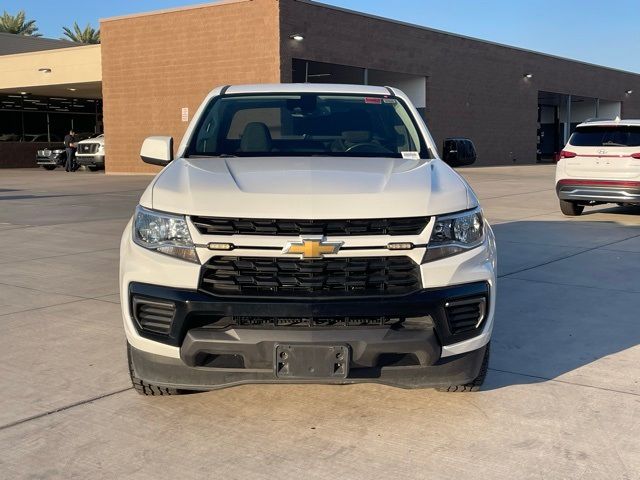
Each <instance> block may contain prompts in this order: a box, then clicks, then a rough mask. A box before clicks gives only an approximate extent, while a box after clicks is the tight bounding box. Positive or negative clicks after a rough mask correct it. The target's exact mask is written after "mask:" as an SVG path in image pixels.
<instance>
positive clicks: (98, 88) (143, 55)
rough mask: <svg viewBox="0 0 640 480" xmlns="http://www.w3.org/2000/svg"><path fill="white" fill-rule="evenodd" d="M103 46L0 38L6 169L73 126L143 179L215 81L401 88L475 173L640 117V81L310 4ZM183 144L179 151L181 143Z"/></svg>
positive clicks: (166, 14)
mask: <svg viewBox="0 0 640 480" xmlns="http://www.w3.org/2000/svg"><path fill="white" fill-rule="evenodd" d="M100 28H101V37H102V44H101V45H86V46H78V45H77V44H73V43H69V42H65V41H61V40H51V39H43V38H32V37H21V36H16V35H9V34H0V167H15V166H35V150H36V149H38V148H42V145H44V144H47V143H48V142H56V141H59V138H60V137H61V136H63V135H64V134H65V133H66V131H67V130H69V129H70V128H74V129H75V130H76V131H77V132H89V131H91V132H104V134H105V152H106V171H107V173H114V174H127V173H149V172H155V171H157V167H153V166H151V165H147V164H144V163H142V162H141V160H140V157H139V150H140V145H141V143H142V140H143V139H144V138H145V137H146V136H149V135H172V136H173V137H174V138H176V139H179V138H180V137H181V136H182V134H183V133H184V131H185V129H186V126H187V123H188V121H189V120H191V115H192V114H193V113H194V112H195V110H196V109H197V107H198V105H199V104H200V102H201V101H202V99H203V98H204V97H205V95H206V94H207V93H208V92H209V91H210V90H211V89H213V88H214V87H215V86H218V85H228V84H246V83H277V82H311V83H355V84H369V85H387V86H395V87H399V88H400V89H402V90H404V91H405V92H406V93H407V94H408V95H409V97H410V98H411V99H412V100H413V102H414V103H415V104H416V106H417V107H418V109H419V111H420V113H421V114H422V115H423V116H424V119H425V120H426V122H427V124H428V125H429V128H430V129H431V132H432V133H433V135H434V137H435V139H436V141H437V142H438V144H439V145H441V144H442V141H443V140H444V139H445V138H447V137H468V138H471V139H472V140H473V142H474V143H475V145H476V148H477V150H478V161H477V165H510V164H514V163H516V164H527V163H536V162H540V161H543V162H544V161H552V160H553V158H554V156H555V155H556V154H557V153H558V152H559V150H560V149H561V148H562V146H563V145H564V143H565V142H566V140H567V138H568V136H569V135H570V133H571V131H572V130H573V129H574V128H575V126H576V125H577V124H578V123H580V122H581V121H584V120H586V119H587V118H592V117H603V118H613V117H616V116H622V117H623V118H640V75H638V74H635V73H631V72H625V71H621V70H615V69H611V68H606V67H602V66H597V65H592V64H588V63H583V62H577V61H573V60H568V59H565V58H560V57H556V56H552V55H546V54H543V53H536V52H532V51H528V50H523V49H520V48H514V47H510V46H506V45H499V44H496V43H491V42H487V41H483V40H478V39H473V38H468V37H464V36H460V35H456V34H452V33H448V32H442V31H438V30H433V29H430V28H426V27H422V26H417V25H410V24H406V23H402V22H397V21H393V20H389V19H386V18H380V17H375V16H371V15H367V14H363V13H359V12H354V11H349V10H344V9H341V8H337V7H333V6H328V5H324V4H321V3H318V2H314V1H309V0H226V1H219V2H215V3H210V4H204V5H196V6H192V7H184V8H175V9H169V10H161V11H155V12H148V13H141V14H136V15H128V16H123V17H115V18H107V19H102V20H101V21H100ZM177 143H178V142H175V144H176V145H177Z"/></svg>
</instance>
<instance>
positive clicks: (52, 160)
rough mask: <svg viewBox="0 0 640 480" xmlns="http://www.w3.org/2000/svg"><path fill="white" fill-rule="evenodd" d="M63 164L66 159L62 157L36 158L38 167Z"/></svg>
mask: <svg viewBox="0 0 640 480" xmlns="http://www.w3.org/2000/svg"><path fill="white" fill-rule="evenodd" d="M63 162H64V158H60V157H36V164H38V165H61V164H62V163H63Z"/></svg>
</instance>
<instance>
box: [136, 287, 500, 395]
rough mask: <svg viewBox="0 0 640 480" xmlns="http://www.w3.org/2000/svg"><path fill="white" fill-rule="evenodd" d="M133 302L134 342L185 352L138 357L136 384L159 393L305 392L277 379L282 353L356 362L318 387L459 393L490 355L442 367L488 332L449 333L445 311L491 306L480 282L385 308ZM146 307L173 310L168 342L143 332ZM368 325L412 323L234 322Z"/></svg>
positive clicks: (180, 295) (171, 292)
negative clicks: (256, 386) (304, 349)
mask: <svg viewBox="0 0 640 480" xmlns="http://www.w3.org/2000/svg"><path fill="white" fill-rule="evenodd" d="M129 298H131V305H130V315H131V317H132V318H134V325H135V328H136V331H137V333H138V334H139V335H140V336H142V337H144V338H147V339H149V340H153V341H156V342H160V343H165V344H169V345H174V346H176V347H178V348H179V352H180V358H168V357H163V356H160V355H154V354H153V353H151V352H144V351H142V350H138V349H135V348H133V349H132V364H133V368H134V371H135V374H136V376H137V377H138V378H141V379H143V380H145V381H147V382H149V383H152V384H155V385H163V386H172V387H176V388H183V389H196V390H202V389H214V388H220V387H226V386H230V385H234V384H239V383H255V382H261V383H264V382H283V381H285V382H292V381H293V382H303V383H304V382H309V381H311V380H295V379H294V380H291V379H284V380H283V379H282V378H279V377H278V376H277V375H276V373H275V364H276V363H275V362H276V360H275V357H274V352H275V351H276V348H277V347H278V346H279V345H344V346H346V347H347V348H348V349H349V352H350V362H349V374H348V376H347V377H346V378H322V379H321V380H313V381H314V382H317V381H320V382H322V383H356V382H372V381H373V382H378V383H384V384H388V385H394V386H399V387H406V388H412V387H426V386H436V385H443V384H462V383H467V382H470V381H472V380H473V379H474V378H475V377H476V376H477V375H478V371H479V369H480V365H481V363H482V359H483V355H484V349H485V346H482V347H480V348H478V349H476V350H474V351H471V352H467V353H465V354H462V355H454V356H451V357H446V358H442V345H447V344H452V343H455V342H460V341H462V340H468V339H470V338H472V337H475V336H477V335H478V334H479V333H480V332H481V331H482V330H483V328H484V327H485V325H484V324H481V325H480V326H479V327H478V329H477V330H473V331H469V332H463V333H457V334H456V333H453V332H452V329H451V328H450V322H449V317H448V313H447V310H446V308H447V307H446V306H447V305H450V304H451V302H454V301H456V300H461V299H484V301H485V302H489V298H490V292H489V285H488V283H487V282H474V283H470V284H465V285H456V286H450V287H443V288H435V289H424V290H420V291H418V292H415V293H412V294H408V295H403V296H397V297H387V298H369V299H364V298H361V299H357V298H355V299H327V300H325V299H323V300H311V299H309V300H306V299H305V300H300V299H280V298H275V299H263V298H254V299H251V298H248V299H247V298H244V299H238V298H222V297H216V296H213V295H209V294H205V293H200V292H198V291H191V290H183V289H175V288H168V287H160V286H155V285H147V284H140V283H132V284H131V285H130V291H129ZM144 302H149V304H151V305H157V304H158V303H160V304H165V305H167V304H171V305H173V311H174V313H173V320H172V322H171V327H170V328H168V329H167V332H166V333H157V332H153V331H148V330H146V329H145V327H144V326H143V325H142V324H141V322H140V321H139V318H138V315H137V310H136V309H137V308H139V306H140V305H141V304H144ZM372 316H373V317H379V316H390V317H394V318H397V317H401V318H410V319H412V320H413V322H412V323H411V324H410V325H409V324H404V323H398V324H394V325H392V326H389V325H380V326H375V327H370V326H356V327H351V326H341V327H328V326H323V327H317V326H313V325H310V326H295V327H291V326H289V327H277V326H273V325H269V326H264V325H261V326H257V327H256V326H246V325H238V324H237V323H235V322H234V321H233V319H236V318H264V317H274V318H282V317H285V318H291V317H295V318H330V317H350V318H362V317H372ZM484 320H486V318H484V319H483V321H484ZM405 325H407V326H405Z"/></svg>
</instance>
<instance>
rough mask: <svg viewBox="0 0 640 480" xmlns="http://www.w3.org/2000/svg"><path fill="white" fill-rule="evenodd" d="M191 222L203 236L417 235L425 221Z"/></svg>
mask: <svg viewBox="0 0 640 480" xmlns="http://www.w3.org/2000/svg"><path fill="white" fill-rule="evenodd" d="M191 221H192V222H193V224H194V225H195V227H196V228H197V229H198V231H199V232H200V233H202V234H205V235H288V236H299V235H324V236H355V235H419V234H420V233H422V231H423V230H424V229H425V227H426V226H427V223H429V217H410V218H378V219H356V220H274V219H257V218H253V219H251V218H217V217H191Z"/></svg>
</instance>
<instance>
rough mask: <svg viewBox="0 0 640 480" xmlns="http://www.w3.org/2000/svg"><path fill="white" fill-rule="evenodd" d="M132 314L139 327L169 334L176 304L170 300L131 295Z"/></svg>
mask: <svg viewBox="0 0 640 480" xmlns="http://www.w3.org/2000/svg"><path fill="white" fill-rule="evenodd" d="M132 302H133V315H134V318H135V319H136V321H137V322H138V324H139V325H140V328H142V329H143V330H147V331H149V332H154V333H161V334H164V335H167V334H169V332H170V330H171V324H172V322H173V317H174V315H175V311H176V306H175V304H174V303H172V302H161V301H158V300H150V299H147V298H143V297H139V296H134V297H133V301H132Z"/></svg>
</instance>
